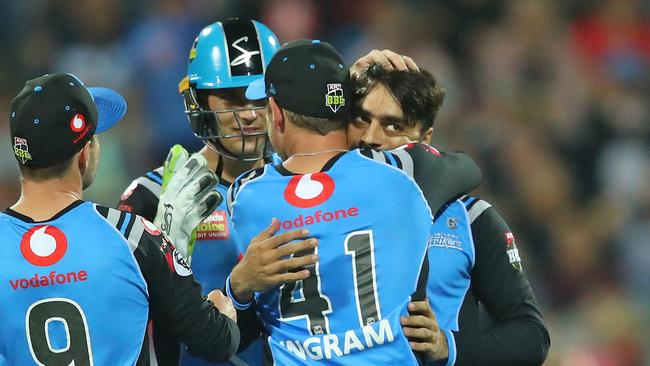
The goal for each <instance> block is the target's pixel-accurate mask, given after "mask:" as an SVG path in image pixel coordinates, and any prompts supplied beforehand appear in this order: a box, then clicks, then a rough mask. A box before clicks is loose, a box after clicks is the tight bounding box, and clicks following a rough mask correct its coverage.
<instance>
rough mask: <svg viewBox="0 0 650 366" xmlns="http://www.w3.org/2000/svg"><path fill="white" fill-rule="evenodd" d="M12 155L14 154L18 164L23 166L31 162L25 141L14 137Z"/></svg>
mask: <svg viewBox="0 0 650 366" xmlns="http://www.w3.org/2000/svg"><path fill="white" fill-rule="evenodd" d="M14 154H16V156H17V157H18V159H19V160H20V162H21V163H23V164H25V163H26V162H27V160H32V155H31V154H30V153H29V146H27V139H24V138H20V137H14Z"/></svg>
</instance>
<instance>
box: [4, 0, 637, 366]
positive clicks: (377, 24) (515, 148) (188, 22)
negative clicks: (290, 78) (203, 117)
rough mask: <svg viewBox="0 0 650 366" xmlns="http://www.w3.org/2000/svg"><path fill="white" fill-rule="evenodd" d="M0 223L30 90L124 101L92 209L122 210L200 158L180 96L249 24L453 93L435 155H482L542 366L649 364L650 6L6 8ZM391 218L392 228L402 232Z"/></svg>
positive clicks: (483, 191)
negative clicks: (515, 251)
mask: <svg viewBox="0 0 650 366" xmlns="http://www.w3.org/2000/svg"><path fill="white" fill-rule="evenodd" d="M0 13H1V14H2V15H3V20H2V21H1V22H0V50H2V56H0V115H2V116H3V119H4V123H2V124H1V125H0V141H3V144H2V145H1V146H0V153H1V154H2V155H1V156H2V158H1V159H0V206H2V207H7V206H9V205H11V204H12V203H13V202H14V201H15V199H16V197H17V195H18V188H19V186H18V182H17V165H16V163H15V159H14V158H13V156H12V152H11V146H10V144H9V140H10V139H9V132H8V122H7V121H8V120H7V118H8V108H9V104H10V101H11V98H12V97H13V96H14V95H15V94H17V93H18V91H19V90H20V89H21V88H22V84H23V82H24V81H25V80H27V79H30V78H33V77H36V76H39V75H41V74H44V73H47V72H62V71H68V72H72V73H74V74H76V75H78V76H79V77H80V78H81V79H82V80H84V81H85V82H86V84H87V85H91V86H92V85H103V86H110V87H113V88H115V89H117V90H119V91H120V92H122V93H123V94H124V95H125V96H126V97H127V100H128V102H129V112H128V114H127V117H126V119H125V121H123V123H121V124H120V125H119V126H118V127H116V128H114V129H112V130H111V131H109V132H108V133H106V134H105V135H102V157H101V159H102V163H101V167H100V170H99V173H98V176H97V181H96V183H95V184H94V186H93V187H92V188H91V189H89V190H88V191H87V194H86V198H87V199H92V200H95V201H97V202H100V203H103V204H106V205H111V206H114V205H115V204H116V203H117V201H118V198H119V195H120V193H121V191H122V190H123V189H124V188H125V187H126V186H127V185H128V184H129V182H130V180H131V179H133V178H134V177H135V176H138V175H140V174H142V173H144V172H145V171H147V170H148V169H150V168H151V167H153V166H155V165H158V164H160V163H161V162H162V159H163V158H164V157H165V155H166V151H167V149H168V148H169V147H170V146H171V144H172V143H173V142H182V143H184V144H185V146H187V147H192V146H193V147H198V145H197V141H196V140H195V139H194V138H193V136H192V134H191V132H190V130H189V127H188V125H187V120H186V119H185V117H184V115H183V113H182V110H183V104H182V101H181V98H180V96H179V95H178V93H177V91H176V85H177V82H178V81H179V80H180V78H181V77H182V76H183V74H184V72H185V64H186V57H187V54H188V50H189V47H190V45H191V43H192V41H193V37H194V36H195V34H196V33H197V32H198V31H199V30H200V29H201V28H202V27H203V26H205V25H207V24H209V23H211V22H213V21H215V20H218V19H223V18H226V17H234V16H239V17H252V18H255V19H259V20H261V21H262V22H264V23H265V24H267V25H268V26H269V27H270V28H271V29H273V30H274V31H275V32H276V34H277V35H278V37H279V38H280V40H281V41H282V42H286V41H289V40H293V39H296V38H319V39H322V40H326V41H329V42H331V43H333V44H334V45H335V46H336V47H337V48H338V49H339V50H341V51H342V53H343V54H344V56H345V58H346V60H347V61H348V62H353V61H354V60H355V59H356V58H357V57H359V56H361V55H363V54H365V53H367V52H368V51H370V50H371V49H373V48H379V49H383V48H389V49H393V50H396V51H398V52H400V53H403V54H407V55H410V56H412V57H413V58H414V59H415V60H416V62H418V63H419V64H420V65H421V66H423V67H425V68H427V69H428V70H430V71H432V72H433V73H434V74H435V75H436V76H437V77H438V78H439V79H440V80H442V81H443V84H444V85H445V86H446V88H447V93H448V96H447V99H446V100H445V103H444V105H443V108H442V112H441V114H440V116H439V118H438V120H437V122H436V128H435V131H436V132H435V134H434V145H436V146H437V147H440V148H443V149H459V150H464V151H467V152H470V153H471V154H472V155H473V156H474V157H475V158H476V159H478V160H479V162H480V165H481V167H482V169H483V172H484V182H483V185H482V187H481V188H480V189H479V191H478V194H480V195H481V196H482V197H483V198H485V199H487V200H489V201H490V202H492V203H494V204H495V205H496V206H497V207H498V209H499V210H500V211H501V212H502V214H503V215H504V216H505V217H506V219H507V221H508V222H509V224H510V225H511V227H512V228H513V230H514V232H515V234H516V236H517V242H518V245H519V248H520V251H521V252H522V255H523V258H524V266H525V269H526V271H527V273H528V276H529V279H530V280H531V282H532V285H533V288H534V289H535V291H536V294H537V297H538V299H539V301H540V303H541V305H542V310H543V314H544V316H545V319H546V321H547V324H548V326H549V330H550V333H551V340H552V342H551V343H552V344H551V353H550V355H549V358H548V361H547V362H546V365H561V366H563V365H577V366H583V365H585V366H586V365H590V366H592V365H597V366H600V365H603V366H618V365H621V366H623V365H625V366H627V365H650V354H649V353H650V350H649V349H648V347H647V346H648V344H649V341H648V339H650V331H649V329H650V306H649V304H650V185H648V182H649V181H650V1H648V0H607V1H595V0H577V1H560V0H556V1H550V0H436V1H427V0H410V1H401V2H400V1H394V0H392V1H391V0H387V1H381V0H378V1H370V0H355V1H345V0H329V1H324V0H323V1H310V0H266V1H261V0H260V1H245V0H239V1H236V0H231V1H226V0H220V1H219V0H160V1H153V0H149V1H128V0H122V1H118V0H113V1H107V0H61V1H54V0H50V1H47V0H23V1H2V2H0ZM390 215H391V213H390V212H387V213H386V216H387V219H390Z"/></svg>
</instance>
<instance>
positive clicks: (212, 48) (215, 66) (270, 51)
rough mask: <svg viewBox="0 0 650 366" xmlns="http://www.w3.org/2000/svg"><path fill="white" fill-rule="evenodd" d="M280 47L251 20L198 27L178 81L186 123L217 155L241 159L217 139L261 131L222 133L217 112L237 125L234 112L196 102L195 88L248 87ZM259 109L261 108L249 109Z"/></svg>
mask: <svg viewBox="0 0 650 366" xmlns="http://www.w3.org/2000/svg"><path fill="white" fill-rule="evenodd" d="M280 46H281V44H280V41H278V38H277V37H276V36H275V34H273V32H271V30H270V29H269V28H268V27H266V26H265V25H264V24H262V23H260V22H257V21H254V20H239V19H229V20H227V21H224V22H216V23H213V24H210V25H208V26H207V27H205V28H203V30H201V32H200V33H199V35H198V36H197V37H196V39H195V40H194V43H193V44H192V49H191V50H190V54H189V60H188V67H187V77H186V78H184V79H183V80H182V81H181V83H180V84H179V91H180V93H181V94H182V95H183V99H184V101H185V107H186V108H185V109H186V114H187V116H188V119H189V121H190V126H191V128H192V130H193V131H194V134H195V135H196V136H197V137H198V138H199V139H201V140H204V141H210V142H212V145H213V146H214V147H215V148H216V149H217V150H218V152H219V153H221V154H224V155H226V156H229V157H233V158H237V159H242V157H241V154H238V153H236V152H232V151H228V149H226V148H225V147H224V146H223V145H222V144H221V143H220V141H219V139H222V138H232V137H251V136H258V135H259V136H261V135H262V134H261V133H252V134H248V133H245V132H244V130H243V129H241V134H238V135H226V134H224V133H222V131H221V128H220V126H219V123H218V118H219V117H218V113H219V112H221V113H223V112H232V113H234V114H235V118H236V120H237V123H239V124H240V127H241V122H240V121H239V116H238V111H235V110H230V111H211V110H210V108H209V107H208V106H206V105H201V103H199V100H198V98H197V90H215V89H216V90H218V89H228V88H246V87H248V85H249V84H250V83H251V82H253V81H255V80H259V79H263V78H264V72H265V71H266V66H267V65H268V63H269V61H270V60H271V57H273V55H274V54H275V52H276V51H277V50H278V49H279V48H280ZM261 108H263V107H256V108H253V109H261ZM240 111H241V110H240ZM242 149H243V142H242ZM259 158H260V157H253V158H248V159H243V160H254V159H259Z"/></svg>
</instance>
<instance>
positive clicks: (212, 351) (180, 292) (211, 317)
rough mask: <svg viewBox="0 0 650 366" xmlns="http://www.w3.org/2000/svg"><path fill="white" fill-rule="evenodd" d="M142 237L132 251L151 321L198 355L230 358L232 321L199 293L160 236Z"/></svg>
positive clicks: (234, 344)
mask: <svg viewBox="0 0 650 366" xmlns="http://www.w3.org/2000/svg"><path fill="white" fill-rule="evenodd" d="M145 237H146V238H147V239H146V240H145V242H143V243H141V245H140V246H139V247H138V249H137V250H136V251H135V253H134V254H135V257H136V260H137V261H138V264H139V265H140V268H142V270H143V275H144V277H145V280H146V281H147V285H148V288H149V299H150V304H151V313H152V316H153V322H154V324H165V327H164V328H165V329H166V330H168V331H169V333H170V335H172V336H173V337H175V338H176V339H178V340H179V341H181V342H183V343H185V344H187V346H188V348H189V350H190V352H191V353H193V354H195V355H197V356H199V357H201V358H204V359H206V360H210V361H220V360H227V359H228V358H230V357H231V356H232V355H234V354H235V352H236V350H237V348H238V346H239V329H238V328H237V325H236V324H235V322H233V321H232V320H230V319H229V318H228V317H227V316H225V315H223V314H221V313H220V312H219V310H218V309H217V308H216V307H214V305H213V303H212V302H210V301H208V300H205V299H204V298H203V297H202V296H201V287H200V285H199V284H198V283H196V281H195V280H194V278H193V276H192V274H191V272H190V270H189V267H188V266H187V264H186V263H185V262H184V261H182V258H179V256H178V255H176V252H175V251H172V250H171V248H172V247H171V244H170V243H168V242H167V241H166V239H165V238H164V237H163V236H162V235H160V234H159V235H156V236H153V235H149V234H147V233H145Z"/></svg>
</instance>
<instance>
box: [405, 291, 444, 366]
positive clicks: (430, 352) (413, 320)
mask: <svg viewBox="0 0 650 366" xmlns="http://www.w3.org/2000/svg"><path fill="white" fill-rule="evenodd" d="M408 310H409V314H410V315H409V316H408V317H404V316H403V317H401V318H400V322H401V323H402V329H403V330H404V335H405V336H406V337H408V339H409V345H410V346H411V349H412V350H413V351H417V352H423V353H425V354H426V356H427V358H428V361H440V360H444V359H446V358H448V357H449V346H448V345H447V336H446V335H445V332H443V331H442V330H440V327H438V320H437V319H436V315H435V314H434V313H433V309H431V305H429V302H428V301H414V302H411V303H409V305H408Z"/></svg>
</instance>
